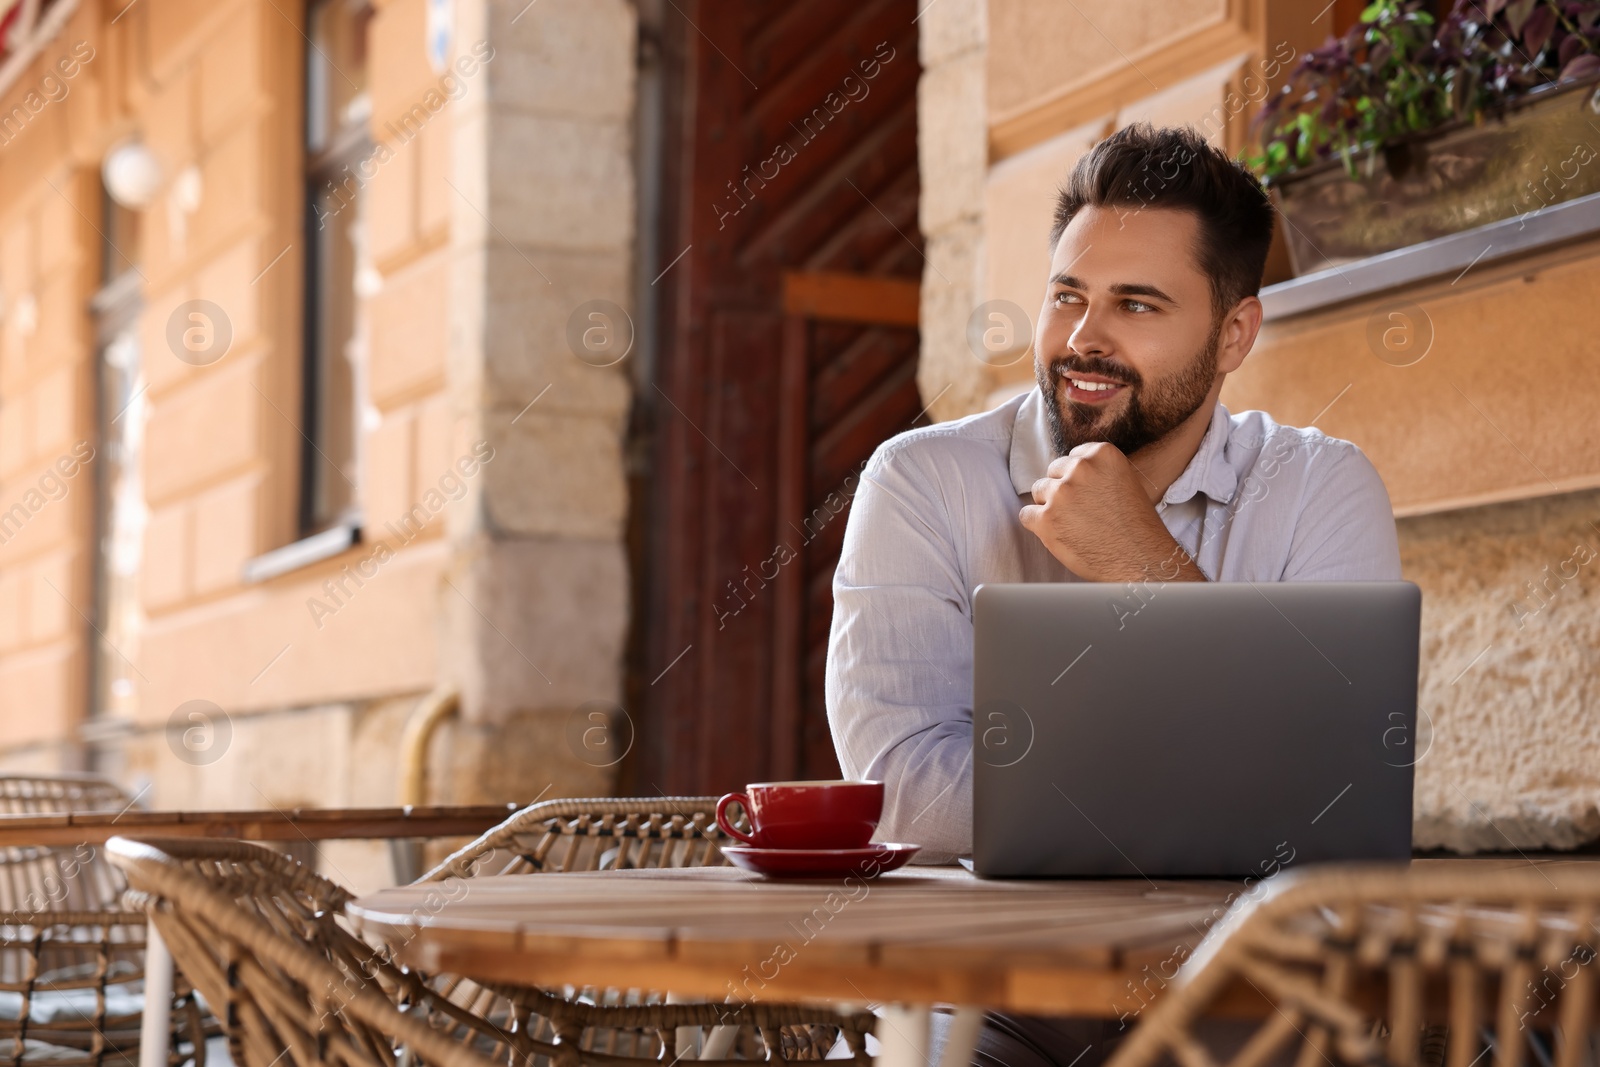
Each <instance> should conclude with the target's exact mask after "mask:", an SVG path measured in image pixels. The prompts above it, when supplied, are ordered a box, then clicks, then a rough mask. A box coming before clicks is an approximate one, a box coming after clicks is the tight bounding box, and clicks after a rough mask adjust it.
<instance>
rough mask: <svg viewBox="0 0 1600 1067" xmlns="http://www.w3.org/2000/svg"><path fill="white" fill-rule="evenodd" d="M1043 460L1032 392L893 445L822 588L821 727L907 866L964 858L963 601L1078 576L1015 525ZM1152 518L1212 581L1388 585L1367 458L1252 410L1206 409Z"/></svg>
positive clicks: (968, 649)
mask: <svg viewBox="0 0 1600 1067" xmlns="http://www.w3.org/2000/svg"><path fill="white" fill-rule="evenodd" d="M1053 458H1054V449H1053V447H1052V445H1051V442H1050V434H1049V429H1048V426H1047V424H1046V422H1045V413H1044V401H1043V398H1042V397H1041V396H1040V394H1039V390H1038V389H1037V388H1035V389H1033V390H1032V391H1031V392H1029V393H1027V394H1025V395H1023V396H1020V397H1017V398H1016V399H1014V400H1012V401H1010V402H1008V403H1006V404H1003V405H1001V406H1000V407H998V408H995V409H994V410H992V411H986V412H983V413H982V414H979V415H973V416H969V417H968V418H964V419H959V420H956V421H954V422H947V423H940V424H939V425H936V426H929V427H924V428H922V429H917V430H911V431H909V432H907V433H903V434H900V435H899V436H898V437H895V438H893V439H891V440H889V441H886V442H885V443H884V444H883V445H881V446H880V447H879V448H878V450H877V452H876V453H874V454H873V457H872V459H871V461H870V462H869V463H868V464H867V467H866V469H865V471H864V472H863V473H862V477H861V484H860V487H859V489H858V490H857V492H856V496H855V501H854V504H853V505H852V507H851V510H850V518H849V523H848V525H847V526H846V528H845V535H844V549H843V553H842V554H841V556H840V558H839V566H838V569H837V570H836V571H835V572H834V577H833V628H832V631H831V633H830V635H829V639H828V672H827V703H828V722H829V724H830V726H831V727H832V730H833V743H834V747H835V749H836V750H837V752H838V755H839V764H840V766H841V767H842V768H843V769H844V773H845V776H846V777H849V778H868V779H881V780H882V781H883V782H884V784H885V790H884V792H885V800H884V813H883V821H882V823H881V824H880V825H879V828H878V834H877V840H880V841H905V842H912V843H915V844H920V845H922V846H923V849H924V852H923V854H922V855H919V856H918V860H919V861H922V860H927V861H930V862H938V861H948V860H950V859H952V858H954V857H955V856H958V855H964V854H966V853H969V852H970V851H971V849H972V592H973V590H974V589H976V588H977V587H978V586H979V585H981V584H983V583H985V582H1076V581H1082V580H1083V579H1081V578H1079V577H1078V576H1077V575H1075V574H1073V573H1072V572H1071V571H1069V570H1067V569H1066V567H1064V566H1063V565H1062V564H1061V563H1060V562H1059V561H1058V560H1057V559H1056V558H1055V557H1054V556H1052V555H1051V554H1050V552H1049V550H1048V549H1046V548H1045V547H1044V545H1043V543H1042V542H1040V541H1039V539H1038V538H1037V537H1035V536H1034V535H1033V534H1032V533H1030V532H1028V531H1027V530H1026V529H1024V528H1023V526H1022V522H1021V520H1020V519H1019V518H1018V513H1019V512H1020V511H1021V509H1022V506H1023V505H1024V504H1027V503H1031V502H1032V492H1033V483H1034V482H1035V481H1037V480H1038V479H1040V478H1042V477H1044V475H1045V468H1046V467H1048V466H1049V465H1050V461H1051V460H1052V459H1053ZM1156 511H1157V512H1158V513H1159V514H1160V516H1161V520H1162V522H1163V523H1165V524H1166V527H1167V530H1168V531H1169V532H1170V533H1171V534H1172V536H1173V539H1174V540H1176V541H1177V542H1178V543H1179V544H1180V545H1182V546H1183V548H1184V550H1185V551H1187V552H1188V553H1189V554H1190V555H1191V556H1193V557H1194V559H1195V561H1196V562H1197V563H1198V564H1199V566H1200V569H1201V570H1202V571H1204V572H1205V575H1206V577H1207V578H1210V579H1211V580H1212V581H1222V582H1244V581H1251V582H1295V581H1299V582H1310V581H1394V580H1398V579H1399V578H1400V548H1399V544H1398V541H1397V538H1396V536H1395V525H1394V512H1393V510H1392V509H1391V508H1390V505H1389V494H1388V492H1387V490H1385V489H1384V486H1383V481H1382V479H1380V478H1379V477H1378V472H1377V471H1376V470H1375V469H1373V466H1372V464H1371V462H1370V461H1368V459H1367V457H1366V456H1364V455H1363V454H1362V453H1361V450H1360V449H1359V448H1357V447H1356V446H1355V445H1353V444H1351V443H1350V442H1348V441H1341V440H1338V439H1337V438H1332V437H1328V436H1326V435H1325V434H1323V433H1322V432H1320V431H1318V430H1314V429H1304V430H1303V429H1298V428H1296V427H1293V426H1280V425H1279V424H1278V423H1276V422H1274V421H1273V420H1272V419H1271V418H1270V417H1269V416H1268V415H1267V414H1266V413H1264V412H1260V411H1246V412H1243V413H1241V414H1238V415H1230V414H1229V413H1228V410H1227V409H1226V408H1225V407H1223V406H1222V405H1221V404H1218V405H1217V406H1216V409H1215V411H1213V413H1212V416H1211V424H1210V425H1209V426H1208V427H1207V428H1206V432H1205V435H1204V436H1203V437H1202V438H1201V440H1200V447H1199V448H1198V449H1197V450H1196V452H1195V454H1194V458H1193V459H1192V460H1190V461H1189V465H1188V466H1187V467H1185V468H1184V471H1183V473H1182V474H1181V475H1179V476H1178V479H1177V480H1176V481H1174V482H1173V483H1172V485H1171V486H1170V487H1169V488H1168V489H1167V491H1166V493H1165V494H1164V495H1163V497H1162V498H1161V501H1160V502H1159V503H1158V504H1157V505H1156ZM1108 536H1111V533H1110V531H1108Z"/></svg>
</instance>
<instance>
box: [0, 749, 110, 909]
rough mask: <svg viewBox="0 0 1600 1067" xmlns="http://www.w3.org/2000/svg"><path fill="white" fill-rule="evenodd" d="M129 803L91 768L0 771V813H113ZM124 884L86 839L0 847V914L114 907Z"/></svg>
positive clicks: (0, 815) (2, 815) (4, 814)
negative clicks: (50, 771) (65, 843)
mask: <svg viewBox="0 0 1600 1067" xmlns="http://www.w3.org/2000/svg"><path fill="white" fill-rule="evenodd" d="M131 804H132V798H130V797H129V796H128V795H127V794H126V793H125V792H123V791H122V790H121V789H120V788H119V787H118V786H117V785H115V784H114V783H112V782H110V781H107V780H106V779H104V778H101V777H99V776H97V775H92V774H63V775H23V774H0V817H4V816H6V815H71V814H79V813H83V812H105V813H110V814H113V815H114V814H117V813H118V812H122V811H126V810H127V809H128V808H129V807H130V806H131ZM124 888H126V887H125V886H124V884H123V882H122V878H121V876H120V875H119V874H118V873H117V872H116V870H115V869H114V868H112V867H111V866H110V865H109V864H108V863H106V862H105V860H104V859H103V858H102V857H101V856H100V855H99V853H98V851H97V850H96V849H95V848H93V847H92V846H90V845H76V846H72V847H66V848H54V847H44V846H20V845H12V846H6V847H4V848H0V914H3V915H8V916H9V915H15V914H16V913H18V912H22V913H32V912H38V911H116V910H118V909H119V908H120V904H119V903H118V902H119V900H120V899H121V897H122V891H123V889H124Z"/></svg>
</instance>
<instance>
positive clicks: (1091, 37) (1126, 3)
mask: <svg viewBox="0 0 1600 1067" xmlns="http://www.w3.org/2000/svg"><path fill="white" fill-rule="evenodd" d="M1239 6H1240V4H1239V2H1238V0H1119V2H1118V3H1114V4H1083V5H1078V4H1054V3H1039V2H1038V0H989V41H990V49H989V60H988V68H989V107H990V109H991V110H992V111H993V112H995V113H996V114H1008V113H1011V112H1015V111H1017V110H1019V109H1022V108H1025V107H1026V106H1027V105H1029V104H1035V103H1038V102H1039V101H1040V100H1041V99H1046V98H1049V97H1051V96H1053V95H1055V94H1056V93H1057V92H1059V91H1060V90H1061V89H1062V87H1063V86H1064V85H1066V84H1070V83H1073V82H1079V81H1085V80H1089V79H1093V78H1095V77H1097V76H1104V75H1106V74H1108V73H1110V72H1112V71H1114V70H1118V69H1122V68H1124V67H1126V65H1127V63H1128V61H1129V57H1131V56H1136V55H1138V54H1139V53H1141V52H1147V51H1150V50H1152V49H1153V48H1156V47H1159V46H1160V45H1161V44H1163V43H1165V42H1168V41H1172V40H1181V39H1183V38H1185V37H1189V36H1192V35H1193V34H1194V32H1195V31H1196V30H1197V29H1199V28H1201V27H1203V26H1206V25H1209V24H1215V23H1218V22H1221V21H1222V20H1224V19H1225V18H1227V16H1228V14H1229V12H1230V11H1231V10H1232V9H1235V8H1237V7H1239ZM1161 73H1162V72H1161V71H1152V72H1151V75H1152V77H1153V78H1154V79H1155V80H1153V81H1151V83H1150V87H1151V92H1157V91H1159V90H1158V88H1157V87H1158V86H1159V85H1160V84H1162V82H1163V81H1164V79H1162V78H1160V77H1159V75H1160V74H1161Z"/></svg>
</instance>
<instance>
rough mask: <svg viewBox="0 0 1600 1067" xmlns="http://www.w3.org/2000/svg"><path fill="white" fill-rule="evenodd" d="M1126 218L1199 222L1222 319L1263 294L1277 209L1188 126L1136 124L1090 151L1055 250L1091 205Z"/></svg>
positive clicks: (1061, 217) (1065, 199)
mask: <svg viewBox="0 0 1600 1067" xmlns="http://www.w3.org/2000/svg"><path fill="white" fill-rule="evenodd" d="M1090 206H1093V207H1110V208H1114V209H1116V210H1117V211H1118V213H1119V215H1125V214H1128V213H1130V212H1133V211H1138V210H1141V209H1143V208H1177V209H1180V210H1184V211H1192V212H1194V213H1195V215H1197V216H1198V217H1199V220H1200V247H1199V248H1198V249H1196V252H1197V254H1198V256H1199V259H1200V268H1201V269H1202V270H1204V271H1205V272H1206V274H1208V275H1209V276H1210V277H1211V296H1212V302H1213V303H1214V304H1215V306H1216V314H1217V315H1218V316H1221V315H1223V314H1225V313H1226V312H1227V311H1228V310H1230V309H1231V308H1232V307H1233V306H1234V305H1235V304H1237V303H1238V302H1239V301H1240V300H1243V299H1244V298H1245V297H1247V296H1254V295H1256V293H1257V292H1259V291H1260V289H1261V272H1262V270H1263V269H1264V268H1265V266H1266V262H1267V248H1268V246H1270V245H1271V244H1272V204H1271V202H1270V201H1268V199H1267V194H1266V193H1265V192H1264V191H1263V190H1262V188H1261V183H1260V182H1258V181H1257V180H1256V178H1255V175H1253V174H1251V173H1250V172H1249V171H1248V170H1246V169H1245V167H1244V165H1243V164H1242V163H1239V162H1237V161H1236V160H1233V159H1229V158H1228V155H1227V153H1226V152H1224V151H1222V150H1221V149H1220V148H1216V147H1213V146H1212V145H1211V144H1209V143H1207V141H1206V140H1205V138H1203V137H1201V136H1200V134H1199V133H1197V132H1196V131H1195V130H1193V129H1192V128H1190V127H1188V126H1163V127H1155V126H1151V125H1150V124H1149V123H1147V122H1141V123H1137V124H1135V125H1133V126H1127V127H1124V128H1123V129H1120V130H1118V131H1117V132H1116V133H1114V134H1112V135H1111V136H1110V137H1107V138H1106V139H1105V140H1103V141H1101V142H1100V143H1099V144H1097V145H1095V146H1094V147H1093V148H1091V149H1090V150H1089V152H1088V154H1087V155H1085V156H1084V157H1083V158H1082V159H1080V160H1078V164H1077V166H1075V167H1073V168H1072V175H1071V176H1070V177H1069V178H1068V179H1067V184H1066V185H1065V186H1063V187H1062V189H1061V191H1060V194H1059V196H1058V198H1057V200H1056V215H1055V223H1054V225H1052V226H1051V228H1050V247H1051V248H1052V249H1054V248H1055V246H1056V242H1057V241H1059V240H1060V239H1061V234H1062V233H1063V232H1064V231H1065V230H1066V228H1067V224H1068V223H1069V222H1071V221H1072V218H1073V216H1074V215H1076V214H1077V213H1078V212H1079V211H1080V210H1082V209H1083V208H1085V207H1090Z"/></svg>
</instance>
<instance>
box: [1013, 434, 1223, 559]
mask: <svg viewBox="0 0 1600 1067" xmlns="http://www.w3.org/2000/svg"><path fill="white" fill-rule="evenodd" d="M1022 525H1023V526H1025V527H1027V528H1028V530H1029V531H1031V532H1032V533H1033V535H1034V536H1035V537H1037V538H1038V539H1039V540H1040V541H1042V542H1043V543H1044V546H1045V547H1046V548H1048V549H1049V550H1050V554H1051V555H1053V556H1055V557H1056V559H1058V560H1060V561H1061V563H1062V565H1063V566H1065V567H1066V568H1067V569H1068V570H1069V571H1071V572H1072V573H1073V574H1076V575H1077V576H1078V577H1080V578H1084V579H1087V580H1088V581H1091V582H1138V581H1169V582H1170V581H1204V580H1205V575H1204V574H1203V573H1202V572H1201V571H1200V569H1199V568H1198V567H1196V566H1195V564H1194V561H1193V560H1192V559H1190V558H1189V555H1188V553H1186V552H1184V550H1183V549H1182V548H1181V547H1179V545H1178V543H1177V542H1176V541H1174V540H1173V539H1172V535H1171V534H1169V533H1168V532H1167V528H1166V526H1165V525H1163V524H1162V522H1161V516H1160V515H1158V514H1156V509H1155V508H1154V507H1153V506H1152V505H1151V504H1150V500H1149V497H1148V496H1147V495H1146V493H1145V487H1144V481H1143V479H1142V476H1141V475H1140V474H1139V472H1138V471H1137V470H1135V469H1134V467H1133V464H1132V463H1129V462H1128V457H1127V456H1125V455H1123V454H1122V452H1121V451H1119V450H1118V449H1117V448H1116V446H1115V445H1111V444H1107V443H1106V442H1104V441H1091V442H1089V443H1088V444H1082V445H1079V446H1078V447H1077V448H1074V449H1073V450H1072V451H1071V452H1069V453H1067V454H1066V455H1065V456H1060V457H1058V458H1057V459H1054V460H1052V461H1051V463H1050V466H1049V468H1048V469H1047V470H1046V471H1045V477H1043V478H1040V479H1039V480H1038V481H1037V482H1035V483H1034V484H1033V503H1032V504H1029V505H1027V506H1026V507H1024V508H1023V509H1022Z"/></svg>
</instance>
